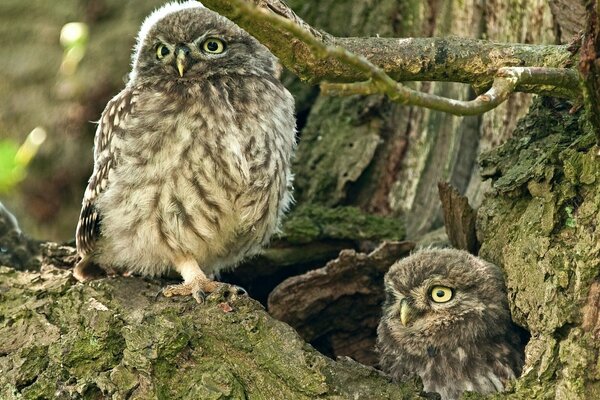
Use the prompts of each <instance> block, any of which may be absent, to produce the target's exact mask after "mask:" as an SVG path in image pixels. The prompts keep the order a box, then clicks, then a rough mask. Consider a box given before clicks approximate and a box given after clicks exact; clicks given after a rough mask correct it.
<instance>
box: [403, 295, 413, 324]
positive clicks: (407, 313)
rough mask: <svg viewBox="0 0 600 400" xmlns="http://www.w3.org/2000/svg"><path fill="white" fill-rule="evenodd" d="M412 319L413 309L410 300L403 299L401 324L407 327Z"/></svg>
mask: <svg viewBox="0 0 600 400" xmlns="http://www.w3.org/2000/svg"><path fill="white" fill-rule="evenodd" d="M411 317H412V309H411V308H410V304H408V300H406V299H402V301H400V322H402V325H403V326H407V325H408V324H409V323H410V321H411Z"/></svg>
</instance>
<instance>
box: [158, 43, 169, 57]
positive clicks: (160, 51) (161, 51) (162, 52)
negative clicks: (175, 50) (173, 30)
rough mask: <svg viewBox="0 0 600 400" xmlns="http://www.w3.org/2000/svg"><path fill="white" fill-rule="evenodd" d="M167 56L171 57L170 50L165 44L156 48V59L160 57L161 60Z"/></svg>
mask: <svg viewBox="0 0 600 400" xmlns="http://www.w3.org/2000/svg"><path fill="white" fill-rule="evenodd" d="M167 55H169V48H168V47H167V46H165V45H164V44H161V45H159V46H158V47H157V48H156V57H158V59H159V60H160V59H161V58H163V57H165V56H167Z"/></svg>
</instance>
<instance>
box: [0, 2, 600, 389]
mask: <svg viewBox="0 0 600 400" xmlns="http://www.w3.org/2000/svg"><path fill="white" fill-rule="evenodd" d="M157 3H162V1H159V0H156V1H146V0H144V1H141V0H140V1H134V2H127V3H123V2H113V1H108V0H95V1H90V2H85V4H83V3H81V2H78V1H70V2H69V1H67V2H60V4H59V3H57V4H54V3H52V5H49V4H50V3H48V2H41V1H34V2H27V3H24V2H18V1H12V0H8V1H5V2H3V3H2V5H0V20H1V21H2V23H1V24H0V26H1V27H2V28H0V33H1V34H0V37H2V38H7V39H9V40H8V41H9V42H10V43H7V44H5V45H4V46H3V47H2V48H0V52H2V54H1V55H2V56H1V57H0V67H1V68H0V69H2V71H3V72H4V73H5V74H6V76H7V77H8V79H4V80H2V81H1V82H0V94H1V95H2V98H3V99H6V101H5V102H4V103H3V104H2V108H1V110H0V130H1V131H2V132H8V133H9V135H10V137H18V138H19V139H22V138H23V137H24V135H25V134H26V133H27V132H28V131H30V130H31V129H32V128H33V127H34V126H36V125H43V126H45V127H46V129H47V130H48V132H49V137H50V138H49V142H48V143H49V146H47V147H45V148H44V150H43V153H42V157H41V158H40V159H39V160H38V163H37V164H35V165H34V167H33V168H32V170H31V171H30V175H29V177H28V179H27V180H26V181H25V183H24V184H23V185H22V187H21V189H22V194H21V195H18V196H16V197H15V198H13V199H12V203H11V204H12V205H14V206H17V207H16V208H17V210H16V211H20V214H21V215H25V214H30V215H32V216H33V217H34V220H33V221H34V222H30V223H28V224H24V225H25V226H24V228H25V231H26V232H27V231H31V229H28V227H30V228H31V227H36V229H37V227H40V228H39V230H36V231H35V233H36V234H38V235H40V234H41V235H42V236H43V237H51V236H53V237H58V238H70V237H71V236H72V232H73V229H74V226H75V221H76V215H77V212H78V209H79V203H80V199H81V194H82V192H83V189H84V187H85V179H87V177H88V176H89V169H90V168H91V162H90V158H91V133H92V130H93V126H92V125H90V124H88V122H87V121H89V120H94V119H96V118H97V116H98V115H99V113H100V110H101V108H102V107H103V106H104V104H105V103H106V101H107V100H108V98H110V97H111V96H112V95H113V94H114V93H116V92H117V91H118V89H119V88H120V87H122V77H123V76H124V74H125V73H126V71H127V68H128V63H129V49H130V47H131V45H132V44H133V37H134V33H135V30H136V29H137V27H138V26H139V23H140V21H141V20H142V18H143V16H144V15H146V14H147V13H148V11H149V10H150V9H151V8H153V7H154V6H155V5H156V4H157ZM289 3H290V5H291V6H292V7H293V8H294V9H295V11H296V12H297V13H298V14H299V15H300V16H301V17H302V18H304V19H306V20H307V21H308V22H309V23H311V24H313V25H314V26H316V27H318V28H321V29H324V30H327V31H329V32H330V33H332V34H334V35H336V36H350V35H354V36H374V35H376V34H380V35H381V36H382V37H401V36H405V37H406V36H441V37H443V36H447V35H458V36H463V37H470V38H484V39H490V40H495V41H502V42H521V43H536V44H544V43H558V42H562V43H566V42H569V39H568V38H567V37H566V36H567V32H569V35H570V34H571V33H572V32H576V31H577V26H578V25H577V24H578V23H579V24H581V27H583V26H584V22H585V21H583V20H582V19H581V18H579V17H576V18H575V19H569V18H570V17H572V16H574V15H575V14H571V13H568V12H567V10H569V9H571V7H572V6H573V7H575V8H573V9H574V10H575V11H577V10H579V9H580V5H582V4H583V0H553V1H549V2H547V1H545V0H528V1H510V2H506V1H502V0H487V1H481V0H467V1H462V2H457V1H454V0H429V1H426V2H423V1H417V0H404V1H396V0H358V1H357V0H342V1H339V0H319V1H317V0H291V1H289ZM63 6H64V8H63ZM551 11H553V13H552V12H551ZM21 15H27V16H28V18H19V16H21ZM72 20H84V21H86V22H88V23H89V26H90V28H91V32H92V35H91V39H90V44H89V47H88V55H89V57H87V58H84V60H83V61H82V65H81V66H80V69H79V70H78V71H77V73H76V74H75V75H74V76H72V77H70V78H68V79H67V78H65V77H62V76H60V75H59V78H58V84H57V81H56V76H57V75H56V71H57V69H58V66H59V64H60V59H61V56H62V49H61V48H60V46H59V45H58V41H57V37H58V32H59V30H60V27H61V26H62V24H64V23H66V22H69V21H72ZM559 33H560V34H559ZM594 43H595V42H594ZM28 45H31V46H28ZM31 54H34V56H31ZM31 60H34V61H31ZM30 61H31V62H30ZM596 74H597V72H592V73H591V74H590V77H591V79H597V75H596ZM284 79H285V81H286V84H287V85H288V87H290V88H292V90H293V92H294V93H295V95H296V99H297V102H298V110H299V126H300V127H301V128H302V130H301V132H300V134H301V141H300V145H299V149H298V157H297V162H296V164H295V166H294V169H295V173H296V175H297V181H296V182H297V198H298V200H299V204H300V207H299V209H298V210H296V214H294V216H293V217H291V219H290V220H289V221H288V223H287V224H286V227H285V230H284V231H285V233H284V235H283V237H282V238H280V239H279V240H277V241H276V242H274V244H273V246H272V247H271V248H270V249H269V250H268V251H267V252H265V254H264V255H263V256H261V257H259V258H256V259H254V260H252V261H251V262H249V263H247V264H244V265H242V266H240V267H239V268H238V269H236V270H235V271H232V272H231V273H229V274H227V275H226V276H225V277H224V278H226V279H227V280H228V281H231V282H235V283H238V284H241V285H242V286H245V287H247V288H248V289H249V291H250V294H251V296H252V297H254V298H257V299H259V300H260V301H262V302H263V303H265V302H266V299H267V296H268V295H269V294H270V293H271V292H272V290H273V288H275V287H276V286H277V285H278V284H279V283H281V282H282V281H283V280H285V279H286V278H290V277H294V276H296V275H300V276H299V277H294V278H291V279H290V280H287V281H285V282H284V283H283V284H282V285H281V286H279V287H278V288H277V289H275V292H274V294H273V296H272V297H271V305H272V307H271V308H272V309H273V311H274V312H275V308H276V307H274V306H273V305H274V304H276V303H277V301H276V300H278V301H281V303H280V304H279V305H278V306H277V307H279V309H280V311H278V313H279V314H278V315H280V317H281V318H284V319H285V318H287V320H288V321H290V323H292V324H293V325H294V326H297V327H298V329H299V331H300V333H301V334H303V335H304V339H305V340H309V341H310V340H312V341H313V344H314V345H315V346H317V347H318V349H320V350H321V351H323V352H325V353H328V354H332V355H338V354H353V355H354V356H355V357H357V358H360V357H363V358H362V360H363V361H365V362H369V363H371V362H373V353H372V352H370V351H371V350H369V349H368V345H365V343H368V339H365V340H364V341H362V339H361V334H364V332H368V330H369V329H370V326H371V325H372V323H373V321H374V319H373V317H371V319H367V320H366V321H360V322H355V323H354V324H353V325H352V326H349V325H350V324H347V325H345V326H344V325H343V323H347V322H349V321H351V318H348V319H345V320H344V319H337V320H335V317H340V315H341V314H343V315H344V316H346V315H348V316H351V314H352V313H353V312H355V311H361V310H357V304H358V303H359V302H360V304H361V305H362V306H363V307H364V309H362V311H361V312H368V311H369V310H375V309H376V308H377V306H376V304H377V302H378V301H380V300H378V299H380V298H381V295H382V293H381V292H378V291H377V287H378V286H377V285H378V283H377V280H378V279H380V276H381V274H382V273H383V271H384V265H385V264H386V263H387V261H385V262H380V261H381V260H379V261H378V260H376V259H375V256H374V254H368V253H370V252H371V251H372V250H373V248H374V247H375V245H376V244H378V243H379V242H380V241H381V240H382V239H396V240H401V239H403V238H404V231H405V229H404V223H403V222H402V219H406V221H407V223H406V225H407V231H408V235H409V236H410V237H418V236H420V235H421V234H423V233H426V232H429V231H431V229H432V228H435V227H438V226H441V212H440V203H439V201H438V196H437V188H436V184H437V182H438V181H440V180H443V181H448V182H450V183H451V184H452V185H453V186H455V187H456V188H457V189H458V191H459V192H460V193H461V194H464V193H466V194H467V195H468V198H469V200H470V202H471V204H472V205H474V206H475V207H477V206H478V205H480V204H482V205H481V208H480V210H479V213H478V233H479V239H480V241H481V243H482V247H481V251H480V254H481V255H482V256H483V257H484V258H486V259H488V260H490V261H493V262H495V263H497V264H498V265H500V266H501V267H502V268H503V269H504V270H505V271H506V276H507V284H508V288H509V301H510V305H511V310H512V313H513V316H514V318H515V320H516V321H517V322H518V323H519V324H521V325H522V326H524V327H526V328H527V329H528V330H529V331H530V332H531V334H532V339H531V342H530V343H529V345H528V347H527V356H528V358H527V367H526V369H525V373H524V375H523V377H522V378H520V379H519V380H518V381H516V383H515V384H514V387H513V388H512V389H510V390H509V392H508V393H506V394H503V395H497V396H492V397H491V398H497V399H499V398H512V399H553V398H557V399H566V400H572V399H576V400H579V399H593V398H600V383H599V382H600V367H599V366H600V361H599V358H598V355H599V353H600V348H599V345H598V343H600V322H599V321H600V318H599V313H598V309H599V308H600V304H599V302H600V261H599V260H600V245H599V243H600V240H599V239H600V238H599V237H598V233H597V231H596V230H597V226H598V225H599V224H600V206H599V205H600V190H599V189H598V188H599V187H600V184H599V183H600V164H599V163H598V159H597V154H598V147H597V146H596V145H595V137H594V132H592V130H591V128H590V125H589V120H588V119H587V117H586V116H585V115H584V114H585V113H584V112H583V111H579V113H577V114H569V110H570V109H571V108H572V105H571V104H562V103H556V102H554V101H551V100H548V99H546V100H544V101H541V102H539V101H538V102H537V103H536V104H535V106H534V107H533V108H532V110H531V112H530V114H529V115H528V116H527V117H526V118H525V119H523V120H522V121H521V122H520V123H519V128H518V129H517V131H516V132H515V137H514V138H513V139H510V140H507V139H508V138H509V137H510V136H511V133H512V132H513V130H514V128H515V126H516V124H517V121H518V120H519V118H520V117H521V116H522V115H524V114H525V113H526V111H527V109H528V107H529V104H530V101H531V100H530V96H529V95H517V96H513V97H511V98H510V100H509V101H508V102H507V103H506V104H505V105H503V106H502V107H500V108H499V109H497V110H494V111H492V112H490V113H487V114H485V115H484V116H482V117H452V116H448V115H444V114H441V113H435V112H430V111H426V110H421V109H417V108H414V107H403V106H400V105H398V104H391V103H390V102H388V101H387V100H385V99H383V98H381V97H377V96H374V97H369V98H364V97H351V98H343V99H340V98H336V99H333V98H326V97H324V96H320V95H319V94H318V91H317V90H316V89H314V88H310V87H307V86H305V85H302V84H301V83H299V81H298V80H297V79H295V78H294V77H292V76H291V75H289V74H288V75H286V76H285V78H284ZM412 85H414V87H416V88H419V89H421V90H425V91H431V92H435V93H438V94H442V95H445V96H449V97H454V98H461V99H467V98H469V97H470V96H472V95H473V90H472V89H470V88H467V87H466V86H464V85H460V84H450V83H444V82H442V83H429V82H424V83H413V84H412ZM42 88H44V89H42ZM14 93H18V96H17V95H13V94H14ZM592 95H594V96H597V93H593V94H592ZM588 103H589V102H588ZM3 138H4V136H3ZM82 142H86V143H85V144H83V145H81V143H82ZM504 142H505V144H504V145H502V146H501V147H498V148H496V149H494V150H492V151H491V152H488V153H486V154H485V155H483V156H482V157H481V167H482V171H483V175H484V177H485V178H488V179H490V180H491V181H492V184H493V187H492V186H490V184H482V181H481V177H480V176H479V174H478V173H477V168H478V165H477V163H476V157H477V154H478V153H479V152H480V151H486V150H489V149H492V148H493V147H495V146H498V145H499V144H501V143H504ZM77 143H79V144H77ZM82 149H87V150H82ZM49 188H50V189H49ZM487 188H492V192H490V194H488V195H487V197H485V200H483V193H484V192H485V190H486V189H487ZM46 193H47V194H46ZM23 199H24V200H23ZM21 200H23V201H21ZM482 201H483V203H482ZM315 204H318V205H319V206H315ZM334 205H335V206H337V205H344V206H357V207H359V208H360V209H362V210H363V211H368V212H374V213H378V214H383V215H386V216H388V218H385V219H380V218H374V217H372V216H371V217H370V216H367V215H365V214H364V213H360V212H358V210H357V208H342V209H330V208H329V207H331V206H334ZM0 220H2V219H1V218H0ZM57 221H58V222H59V223H57ZM44 224H46V229H44V228H43V225H44ZM58 232H61V233H60V234H59V233H58ZM432 237H433V239H432ZM435 237H437V236H432V235H430V236H429V237H428V239H427V240H428V241H429V242H430V243H431V242H434V241H435V240H436V239H435ZM420 243H423V241H422V242H420ZM5 249H10V250H11V252H7V251H5ZM342 249H353V251H350V250H347V251H344V252H343V253H342V255H340V256H339V257H338V254H339V251H340V250H342ZM40 253H41V256H40V255H39V254H40ZM363 253H364V254H363ZM375 254H376V253H375ZM396 255H397V256H400V254H399V253H398V254H396ZM336 257H338V258H337V259H336ZM40 259H41V260H43V264H44V265H45V267H44V269H43V271H42V272H41V273H39V272H26V271H23V270H26V269H30V270H36V268H38V267H39V264H40ZM334 259H335V260H334ZM0 260H1V263H0V265H10V266H11V267H16V268H18V269H19V270H20V272H19V271H17V270H16V269H11V268H7V267H0V398H2V399H4V398H7V399H13V398H19V396H22V397H21V398H48V399H50V398H55V397H58V398H65V399H67V398H90V399H97V398H103V397H108V396H112V397H113V398H115V399H120V398H148V397H149V398H177V397H181V398H186V397H187V398H215V399H219V398H223V399H225V398H233V399H238V398H242V399H243V398H265V399H270V398H286V399H288V398H289V399H296V398H300V399H302V398H339V399H346V398H352V397H354V396H358V397H359V398H406V399H410V398H418V396H420V394H419V388H418V387H417V385H416V384H415V383H412V382H408V383H406V384H405V385H402V386H398V385H392V384H390V383H389V382H387V380H386V379H385V378H382V377H381V376H380V375H379V374H378V373H375V372H373V370H370V369H366V368H364V367H361V366H358V365H356V364H355V363H351V362H346V361H343V362H334V361H331V360H330V359H328V358H325V357H323V356H322V355H321V354H319V353H317V352H316V351H315V350H314V349H313V348H312V347H311V346H309V345H306V344H305V343H304V342H303V341H302V340H300V339H299V337H298V335H297V334H296V333H295V332H294V331H293V330H292V329H290V328H289V327H288V326H287V325H285V324H284V323H281V322H277V321H275V320H274V319H272V318H271V317H269V315H267V314H266V313H265V312H264V310H263V309H262V308H261V306H260V305H259V304H258V303H256V302H254V301H252V300H250V299H245V298H242V299H225V298H223V297H222V296H221V297H220V296H219V295H217V296H213V297H211V298H210V300H209V302H208V304H206V305H204V306H197V305H196V304H195V303H194V302H193V301H192V300H191V299H175V300H167V299H164V298H163V297H161V296H158V297H156V296H155V295H156V294H157V293H158V291H159V290H160V287H161V286H163V285H164V283H163V282H156V281H146V280H143V279H140V278H115V279H105V280H100V281H97V282H93V283H91V284H86V285H81V284H75V283H74V282H73V281H72V279H71V278H70V277H69V274H68V273H67V272H65V271H64V270H63V269H56V268H55V267H59V268H67V267H69V266H71V265H72V264H73V262H74V260H75V256H74V254H73V250H72V248H70V247H69V246H63V245H58V244H45V245H42V246H40V245H39V243H36V242H32V241H29V240H26V239H25V238H24V237H23V236H21V235H20V234H18V232H16V231H15V230H14V229H12V228H10V227H9V228H6V227H5V228H2V227H1V226H0ZM330 260H334V261H332V262H331V263H330V264H328V265H327V262H328V261H330ZM324 266H325V267H324ZM322 267H324V268H323V269H320V270H317V271H316V272H314V271H313V272H308V273H307V274H306V275H301V274H304V273H306V272H307V271H311V270H313V269H317V268H322ZM328 273H332V274H333V276H327V274H328ZM350 276H353V277H360V278H359V279H362V280H361V281H360V282H363V280H364V282H365V284H364V285H361V286H360V287H356V285H355V282H354V280H352V279H346V280H345V281H344V280H343V279H342V278H344V277H345V278H348V277H350ZM334 277H339V278H340V279H336V278H334ZM367 278H368V279H367ZM367 280H368V282H367ZM319 285H321V286H319ZM353 285H354V286H353ZM318 287H323V288H324V290H323V291H319V290H318V289H317V288H318ZM333 288H336V289H335V290H334V289H333ZM361 290H362V292H361ZM292 292H293V293H292ZM340 294H343V295H341V296H338V295H340ZM347 300H348V301H347ZM285 304H290V307H289V308H288V309H287V310H285V309H284V305H285ZM291 305H293V306H294V307H292V306H291ZM303 307H304V308H303ZM230 308H231V309H230ZM319 310H321V312H318V311H319ZM323 317H325V319H323ZM333 320H335V321H336V323H335V324H333V323H332V325H335V326H333V327H330V326H327V325H326V324H324V322H328V321H329V322H331V321H333ZM362 322H365V325H364V326H363V325H361V323H362ZM338 323H339V325H338ZM358 327H360V328H361V330H362V328H363V327H364V328H365V331H362V332H363V333H361V332H359V331H358V330H353V329H356V328H358ZM344 332H352V335H351V336H348V335H345V334H344ZM344 336H345V337H344ZM367 336H368V334H367ZM365 337H366V336H365ZM365 337H363V338H365ZM320 338H321V339H322V340H319V339H320ZM352 346H354V347H352ZM348 349H351V351H347V350H348ZM361 354H362V355H361ZM468 398H482V396H478V395H469V396H468Z"/></svg>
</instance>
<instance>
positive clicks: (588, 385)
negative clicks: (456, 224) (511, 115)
mask: <svg viewBox="0 0 600 400" xmlns="http://www.w3.org/2000/svg"><path fill="white" fill-rule="evenodd" d="M568 110H569V105H565V104H560V103H554V102H553V101H551V100H550V99H545V100H541V101H538V102H536V104H535V105H534V106H533V108H532V109H531V111H530V113H529V114H528V116H527V117H526V118H524V119H523V120H521V121H520V122H519V125H518V128H517V130H516V131H515V133H514V137H513V138H511V139H510V140H509V141H508V142H507V143H506V144H504V145H503V146H501V147H499V148H497V149H494V150H492V151H491V152H489V153H487V154H484V155H483V156H482V166H483V171H484V174H485V175H486V176H488V177H491V178H492V181H493V192H492V193H490V194H488V195H487V196H486V198H485V200H484V201H483V204H482V206H481V208H480V209H479V221H478V222H479V223H478V227H479V238H480V240H481V241H482V247H481V251H480V255H482V256H483V257H484V258H486V259H488V260H490V261H493V262H495V263H496V264H498V265H501V266H502V267H503V268H504V270H505V272H506V277H507V286H508V290H509V298H510V305H511V310H512V314H513V318H514V319H515V320H516V321H517V322H518V323H519V324H521V325H522V326H524V327H526V328H527V329H528V330H529V331H530V332H531V335H532V337H531V341H530V342H529V344H528V346H527V364H526V366H525V368H524V373H523V376H522V377H521V379H519V380H518V381H517V384H516V387H515V388H516V389H515V392H514V394H512V395H510V396H509V398H518V399H521V398H535V399H545V398H548V399H550V398H556V399H592V398H598V397H599V396H600V363H599V362H600V359H599V351H600V320H598V316H597V313H598V309H599V307H600V302H599V299H598V295H597V293H596V292H597V287H598V285H599V282H600V245H599V243H600V237H599V234H598V231H597V226H598V225H599V224H600V185H599V184H600V163H598V147H597V146H596V145H595V135H594V132H592V130H591V129H590V127H589V125H588V124H587V122H586V118H585V116H584V113H583V112H578V113H576V114H570V113H569V112H568Z"/></svg>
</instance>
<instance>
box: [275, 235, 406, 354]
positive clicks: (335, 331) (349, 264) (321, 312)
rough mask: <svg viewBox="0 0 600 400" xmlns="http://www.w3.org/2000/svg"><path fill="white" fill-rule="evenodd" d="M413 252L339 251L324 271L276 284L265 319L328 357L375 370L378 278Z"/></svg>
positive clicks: (399, 245)
mask: <svg viewBox="0 0 600 400" xmlns="http://www.w3.org/2000/svg"><path fill="white" fill-rule="evenodd" d="M414 246H415V244H414V243H412V242H386V243H384V244H383V245H381V246H379V247H378V248H377V249H375V250H374V251H373V252H372V253H370V254H364V253H357V252H355V251H354V250H344V251H342V252H341V253H340V255H339V257H338V258H337V259H335V260H332V261H330V262H329V263H327V265H326V266H325V267H323V268H319V269H315V270H312V271H310V272H307V273H305V274H303V275H298V276H294V277H291V278H288V279H286V280H285V281H283V282H282V283H281V284H279V285H278V286H277V287H276V288H275V289H274V290H273V291H272V292H271V294H270V295H269V303H268V305H269V313H270V314H271V315H272V316H274V317H275V318H277V319H279V320H281V321H284V322H287V323H288V324H290V325H291V326H292V327H294V328H295V329H296V330H297V331H298V333H300V335H301V336H302V338H303V339H304V340H306V341H307V342H309V343H315V344H317V345H318V348H319V349H320V350H321V352H323V353H325V354H327V355H329V356H348V357H351V358H352V359H354V360H357V361H359V362H361V363H363V364H365V365H376V364H378V356H377V353H376V352H375V339H376V337H377V332H376V330H377V325H378V323H379V318H380V313H381V305H382V303H383V299H384V288H383V275H384V274H385V273H386V272H387V270H388V269H389V268H390V266H391V265H392V264H393V263H394V262H396V261H397V260H398V259H399V258H401V257H405V256H406V255H408V254H409V252H410V250H412V249H413V248H414ZM350 310H351V312H349V311H350Z"/></svg>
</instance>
